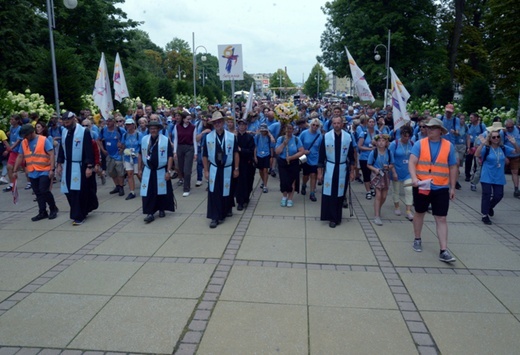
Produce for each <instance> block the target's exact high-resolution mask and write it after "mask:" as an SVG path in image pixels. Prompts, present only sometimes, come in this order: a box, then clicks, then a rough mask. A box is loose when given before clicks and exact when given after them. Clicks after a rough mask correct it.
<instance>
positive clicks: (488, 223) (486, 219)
mask: <svg viewBox="0 0 520 355" xmlns="http://www.w3.org/2000/svg"><path fill="white" fill-rule="evenodd" d="M482 222H484V224H487V225H488V226H490V225H492V224H493V222H491V220H490V219H489V216H485V217H482Z"/></svg>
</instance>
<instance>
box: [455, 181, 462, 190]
mask: <svg viewBox="0 0 520 355" xmlns="http://www.w3.org/2000/svg"><path fill="white" fill-rule="evenodd" d="M461 188H462V186H460V184H459V182H458V181H457V183H456V184H455V189H457V190H460V189H461Z"/></svg>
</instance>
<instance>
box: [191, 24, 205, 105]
mask: <svg viewBox="0 0 520 355" xmlns="http://www.w3.org/2000/svg"><path fill="white" fill-rule="evenodd" d="M192 37H193V38H192V39H193V43H192V44H193V104H194V105H195V106H196V105H197V76H196V73H195V70H196V67H197V63H196V61H197V57H196V54H197V49H199V48H202V49H204V54H207V53H208V50H207V49H206V47H204V46H198V47H195V32H192ZM200 59H201V60H202V61H203V62H205V61H206V56H205V55H203V56H202V57H201V58H200Z"/></svg>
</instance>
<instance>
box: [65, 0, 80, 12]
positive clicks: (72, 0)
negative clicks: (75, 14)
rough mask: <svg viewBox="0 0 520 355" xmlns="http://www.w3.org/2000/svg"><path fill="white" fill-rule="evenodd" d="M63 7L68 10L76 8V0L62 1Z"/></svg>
mask: <svg viewBox="0 0 520 355" xmlns="http://www.w3.org/2000/svg"><path fill="white" fill-rule="evenodd" d="M63 5H65V7H66V8H67V9H69V10H72V9H75V8H76V6H78V0H63Z"/></svg>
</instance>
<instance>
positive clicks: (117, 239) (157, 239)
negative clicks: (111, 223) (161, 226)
mask: <svg viewBox="0 0 520 355" xmlns="http://www.w3.org/2000/svg"><path fill="white" fill-rule="evenodd" d="M169 237H170V233H149V234H147V235H144V234H143V233H131V232H116V233H114V234H113V235H112V236H111V237H110V238H109V239H107V240H105V241H103V242H102V243H101V244H99V245H98V246H97V247H95V248H94V249H92V251H90V252H89V254H96V255H99V254H105V255H125V256H152V255H154V254H155V253H156V252H157V250H158V249H159V248H160V247H161V246H162V245H163V244H164V243H165V242H166V240H168V238H169Z"/></svg>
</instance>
